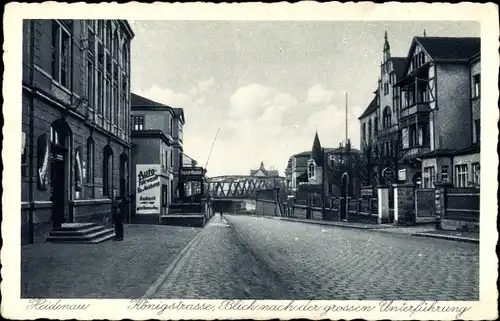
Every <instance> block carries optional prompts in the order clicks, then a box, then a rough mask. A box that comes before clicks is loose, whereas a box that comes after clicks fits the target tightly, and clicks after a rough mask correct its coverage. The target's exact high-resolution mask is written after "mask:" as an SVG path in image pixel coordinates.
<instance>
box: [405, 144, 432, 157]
mask: <svg viewBox="0 0 500 321" xmlns="http://www.w3.org/2000/svg"><path fill="white" fill-rule="evenodd" d="M403 151H404V156H403V158H414V157H416V156H418V155H422V154H425V153H428V152H430V151H431V149H430V147H429V146H422V145H415V146H410V147H408V148H404V149H403Z"/></svg>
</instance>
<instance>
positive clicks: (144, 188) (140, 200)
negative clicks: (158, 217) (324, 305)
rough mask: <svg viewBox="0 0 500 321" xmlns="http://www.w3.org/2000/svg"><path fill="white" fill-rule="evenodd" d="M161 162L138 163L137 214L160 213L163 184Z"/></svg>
mask: <svg viewBox="0 0 500 321" xmlns="http://www.w3.org/2000/svg"><path fill="white" fill-rule="evenodd" d="M160 166H161V165H159V164H138V165H136V175H137V176H136V205H135V206H136V207H135V212H136V214H159V213H160V198H161V184H160V176H159V175H158V174H159V173H160V170H161V168H160Z"/></svg>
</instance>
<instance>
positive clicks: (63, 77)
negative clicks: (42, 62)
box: [51, 20, 71, 88]
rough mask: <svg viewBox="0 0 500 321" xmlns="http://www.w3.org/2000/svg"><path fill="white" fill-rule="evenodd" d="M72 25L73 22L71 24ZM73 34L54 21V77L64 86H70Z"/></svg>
mask: <svg viewBox="0 0 500 321" xmlns="http://www.w3.org/2000/svg"><path fill="white" fill-rule="evenodd" d="M70 26H71V24H70ZM70 39H71V36H70V32H69V30H68V29H66V28H65V27H63V26H62V24H60V23H59V22H58V21H56V20H53V21H52V70H51V72H52V79H54V80H55V81H57V82H59V83H60V84H61V85H62V86H64V87H66V88H69V87H70V75H69V68H70V48H71V47H70V46H71V41H70Z"/></svg>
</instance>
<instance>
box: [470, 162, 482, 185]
mask: <svg viewBox="0 0 500 321" xmlns="http://www.w3.org/2000/svg"><path fill="white" fill-rule="evenodd" d="M480 179H481V172H480V167H479V163H473V164H472V183H474V185H476V186H479V184H480Z"/></svg>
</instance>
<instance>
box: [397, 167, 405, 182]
mask: <svg viewBox="0 0 500 321" xmlns="http://www.w3.org/2000/svg"><path fill="white" fill-rule="evenodd" d="M398 180H399V181H406V169H400V170H399V171H398Z"/></svg>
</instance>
